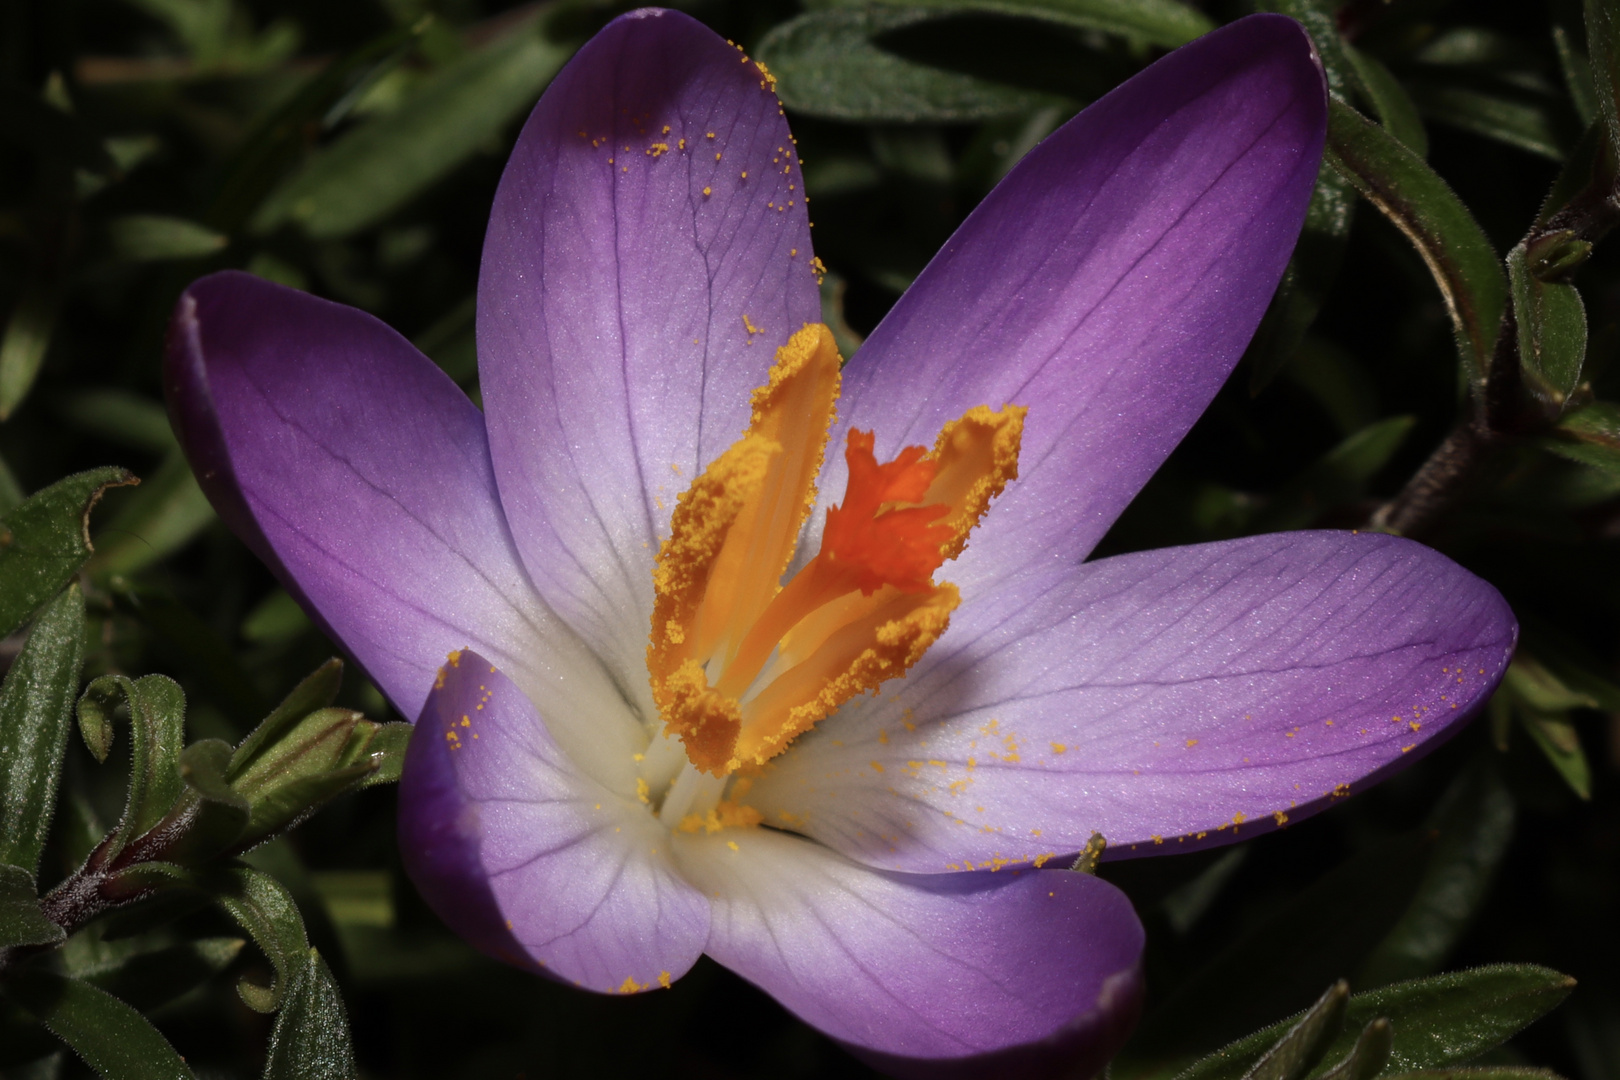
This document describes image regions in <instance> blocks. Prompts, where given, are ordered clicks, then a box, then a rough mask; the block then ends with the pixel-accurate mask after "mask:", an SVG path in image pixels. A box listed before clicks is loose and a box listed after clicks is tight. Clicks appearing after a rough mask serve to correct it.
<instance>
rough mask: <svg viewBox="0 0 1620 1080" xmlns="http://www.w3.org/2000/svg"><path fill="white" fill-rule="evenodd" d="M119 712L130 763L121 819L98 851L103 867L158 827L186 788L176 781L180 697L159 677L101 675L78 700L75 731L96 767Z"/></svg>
mask: <svg viewBox="0 0 1620 1080" xmlns="http://www.w3.org/2000/svg"><path fill="white" fill-rule="evenodd" d="M119 706H123V708H124V709H125V710H126V711H127V713H128V715H129V722H130V738H131V740H132V741H131V747H132V749H131V755H132V761H131V765H130V772H129V794H128V797H127V798H126V799H125V802H124V816H123V818H122V819H121V820H120V821H119V823H118V828H117V829H116V830H115V831H114V832H113V835H112V836H110V837H108V839H107V843H106V845H105V846H104V847H103V848H102V849H101V850H100V857H101V860H102V862H103V863H107V862H110V861H112V860H113V859H115V858H116V857H117V855H118V853H119V852H121V851H122V850H123V849H124V848H125V846H127V845H128V844H129V842H130V841H131V840H133V839H135V838H136V837H138V836H143V835H145V834H146V833H147V832H148V831H149V830H150V829H151V828H152V826H154V825H156V824H157V823H158V822H160V821H162V820H163V819H164V818H165V817H166V816H167V815H168V813H169V811H170V809H172V808H173V807H174V805H175V803H176V802H178V801H179V799H180V796H181V795H183V794H184V793H185V790H186V784H185V781H184V780H183V779H182V778H181V776H180V748H181V747H182V746H183V745H184V743H185V732H186V695H185V692H184V691H183V690H181V689H180V684H179V683H177V682H175V681H174V680H173V679H171V678H169V677H167V676H165V675H143V676H142V677H141V678H139V679H134V680H131V679H129V678H127V677H125V676H123V675H103V676H101V678H99V679H96V680H95V681H94V682H92V683H91V684H90V685H89V686H88V687H86V688H85V691H84V696H83V697H81V698H80V699H79V731H80V734H82V735H83V736H84V741H85V745H86V746H88V747H89V748H90V752H91V753H92V754H94V755H95V756H96V758H97V760H99V761H106V760H107V754H108V752H109V751H110V750H111V749H112V741H113V719H114V717H115V715H116V712H117V710H118V708H119Z"/></svg>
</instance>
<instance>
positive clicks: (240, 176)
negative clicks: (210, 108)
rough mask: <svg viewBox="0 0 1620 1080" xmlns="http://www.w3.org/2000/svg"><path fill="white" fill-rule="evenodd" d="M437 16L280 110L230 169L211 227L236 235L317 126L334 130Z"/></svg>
mask: <svg viewBox="0 0 1620 1080" xmlns="http://www.w3.org/2000/svg"><path fill="white" fill-rule="evenodd" d="M431 22H432V19H431V17H426V18H423V19H419V20H417V21H416V22H415V23H414V24H413V25H411V26H408V27H402V28H400V29H397V30H394V31H391V32H390V33H387V34H383V35H381V36H380V37H377V38H374V39H372V40H371V41H369V42H367V43H366V44H364V45H362V46H360V47H359V48H358V49H355V50H354V51H353V52H351V53H348V54H347V55H345V56H343V57H341V58H339V59H337V60H334V61H333V62H332V63H330V64H328V65H326V67H324V68H322V69H321V72H320V74H318V75H316V76H314V77H313V78H311V79H310V80H309V81H308V82H307V83H305V84H304V86H303V87H302V88H300V89H299V91H298V93H296V94H294V95H293V96H292V97H291V98H290V99H289V100H288V101H287V103H286V104H284V105H282V106H281V107H280V108H278V109H276V110H275V112H273V113H272V114H271V115H270V116H269V117H267V118H266V119H265V120H264V122H263V123H261V124H260V125H259V127H258V128H257V129H255V130H254V131H253V133H252V134H250V135H249V136H248V137H247V138H246V139H245V140H244V141H243V143H242V146H241V148H240V149H239V150H238V151H237V152H236V153H235V155H233V157H232V159H231V161H230V163H229V164H228V165H227V166H226V167H225V170H224V171H225V181H224V183H223V184H221V185H220V190H219V194H218V196H216V197H215V199H214V203H213V205H212V206H211V207H210V208H209V211H208V222H209V224H211V225H213V226H214V227H215V228H218V229H221V230H223V231H224V232H227V233H230V232H235V231H236V230H237V229H238V228H240V227H241V225H242V223H243V222H244V221H245V220H247V218H248V216H249V215H251V214H252V213H253V211H254V209H255V208H256V207H257V206H258V205H259V203H260V201H261V200H263V199H264V197H265V196H266V195H267V194H269V192H270V191H271V189H272V188H274V187H275V185H276V183H277V182H278V181H279V180H280V179H281V176H282V173H283V172H284V171H285V169H286V167H287V164H288V163H289V162H291V161H292V160H293V159H294V158H295V157H296V156H297V155H298V154H299V153H301V152H302V151H303V149H304V146H305V143H306V141H307V139H308V137H309V135H308V132H309V129H310V127H311V126H312V125H314V124H316V123H317V122H319V123H320V124H321V125H322V126H325V127H330V126H331V125H332V124H334V123H336V122H337V121H338V120H340V119H341V118H342V115H343V113H344V112H345V111H346V110H344V109H343V108H342V104H343V103H344V102H350V103H352V102H353V101H354V100H355V98H356V94H355V91H356V90H358V89H360V88H361V87H363V86H366V85H368V84H369V83H370V81H371V80H373V79H375V78H376V77H378V76H379V75H381V74H383V73H384V72H386V71H388V70H390V69H391V68H392V67H393V66H394V65H395V64H397V63H398V62H399V61H400V60H401V59H403V58H404V56H405V55H406V53H407V52H408V51H409V50H408V48H407V47H408V46H409V45H410V44H411V42H413V41H414V40H415V39H416V38H418V37H419V36H421V34H422V32H423V30H425V29H426V28H427V26H428V25H429V24H430V23H431Z"/></svg>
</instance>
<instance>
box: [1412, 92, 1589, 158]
mask: <svg viewBox="0 0 1620 1080" xmlns="http://www.w3.org/2000/svg"><path fill="white" fill-rule="evenodd" d="M1409 85H1410V87H1411V94H1412V100H1413V102H1415V103H1416V105H1417V107H1418V109H1419V110H1420V111H1422V113H1423V114H1424V115H1425V116H1428V117H1429V118H1431V119H1433V120H1437V121H1439V122H1441V123H1444V124H1450V125H1451V126H1452V127H1456V128H1461V129H1463V130H1464V131H1471V132H1473V133H1474V134H1476V135H1483V136H1485V137H1486V138H1488V139H1495V140H1496V141H1498V142H1501V143H1506V144H1507V145H1508V146H1513V147H1517V148H1518V149H1520V150H1525V151H1528V152H1529V153H1532V154H1538V155H1540V156H1541V157H1544V158H1548V159H1550V160H1552V161H1563V160H1564V158H1565V157H1566V156H1567V154H1568V152H1569V147H1570V144H1571V143H1573V142H1574V138H1573V136H1574V134H1575V133H1573V132H1569V131H1567V130H1565V129H1564V128H1563V126H1562V125H1561V124H1560V123H1559V122H1558V118H1557V117H1556V116H1555V114H1554V113H1553V112H1552V104H1551V102H1546V101H1542V100H1539V99H1533V98H1530V97H1528V96H1526V97H1507V96H1504V95H1502V94H1497V93H1489V92H1486V91H1484V90H1478V89H1474V88H1472V87H1469V86H1458V85H1453V84H1448V83H1441V82H1437V81H1432V80H1413V81H1412V82H1411V83H1410V84H1409Z"/></svg>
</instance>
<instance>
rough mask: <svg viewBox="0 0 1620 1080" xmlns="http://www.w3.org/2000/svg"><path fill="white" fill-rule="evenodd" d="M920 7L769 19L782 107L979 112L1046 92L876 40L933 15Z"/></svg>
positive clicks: (979, 115)
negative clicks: (926, 59) (917, 57)
mask: <svg viewBox="0 0 1620 1080" xmlns="http://www.w3.org/2000/svg"><path fill="white" fill-rule="evenodd" d="M936 17H937V15H936V13H935V12H932V11H929V10H928V9H926V8H911V7H906V8H886V7H873V8H865V7H862V8H849V9H838V10H832V11H818V12H811V13H809V14H806V15H801V16H799V17H798V18H796V19H792V20H790V21H788V22H785V23H781V24H779V25H778V26H776V27H773V28H772V29H771V31H770V33H768V34H766V35H765V37H764V39H763V40H762V41H761V42H760V43H759V48H758V50H757V55H758V57H759V60H760V62H761V63H763V64H765V65H766V66H767V67H769V68H770V70H771V72H772V73H773V74H774V75H775V76H776V79H777V82H776V92H777V93H778V94H779V95H780V96H781V98H782V101H783V103H784V104H786V105H787V106H788V107H789V108H792V109H797V110H799V111H800V112H805V113H810V114H812V115H816V116H829V117H833V118H835V119H840V120H888V121H900V122H907V123H909V122H914V121H918V120H933V121H960V120H983V119H987V118H989V117H994V116H1010V115H1013V114H1016V113H1022V112H1028V111H1030V110H1032V109H1035V108H1038V107H1039V106H1040V105H1042V104H1044V103H1045V102H1047V101H1048V100H1049V98H1048V97H1047V95H1044V94H1040V93H1037V92H1035V91H1032V90H1024V89H1020V88H1017V87H1013V86H1008V85H1005V84H1003V83H999V82H992V81H990V80H988V79H982V78H979V77H977V76H974V75H967V74H963V73H960V72H955V71H946V70H944V69H942V68H937V67H932V66H930V65H928V64H923V63H919V62H917V61H914V60H910V59H907V58H905V57H902V56H900V55H898V54H897V53H894V52H890V51H888V50H886V49H883V48H881V47H879V45H878V43H877V42H876V41H875V40H874V39H876V38H877V37H878V36H879V35H882V34H887V33H893V32H895V31H897V30H903V29H906V28H910V27H915V26H919V25H921V24H923V23H926V22H928V21H930V20H931V19H934V18H936Z"/></svg>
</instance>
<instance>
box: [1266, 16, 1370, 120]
mask: <svg viewBox="0 0 1620 1080" xmlns="http://www.w3.org/2000/svg"><path fill="white" fill-rule="evenodd" d="M1337 7H1338V5H1337V4H1336V3H1333V2H1332V0H1271V2H1270V3H1267V4H1265V5H1264V6H1263V7H1262V10H1265V11H1275V12H1278V13H1279V14H1282V15H1287V16H1288V17H1289V18H1291V19H1293V20H1294V21H1296V22H1298V23H1299V24H1300V25H1302V26H1303V27H1305V31H1306V33H1308V34H1310V36H1311V42H1312V44H1314V45H1315V46H1316V54H1317V56H1318V57H1319V58H1320V59H1321V61H1322V73H1323V74H1324V75H1326V76H1327V84H1328V93H1329V94H1330V95H1332V96H1333V97H1334V98H1335V99H1337V100H1339V101H1342V102H1344V103H1345V104H1347V105H1348V104H1349V103H1350V100H1351V97H1352V95H1354V94H1356V93H1358V92H1359V91H1360V90H1361V89H1362V88H1361V85H1360V79H1361V76H1360V74H1359V72H1357V70H1356V68H1355V66H1354V65H1352V64H1351V62H1350V58H1349V57H1348V56H1347V55H1346V51H1345V50H1346V46H1345V43H1344V38H1342V37H1340V36H1339V21H1338V17H1337V13H1336V10H1335V9H1336V8H1337Z"/></svg>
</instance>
